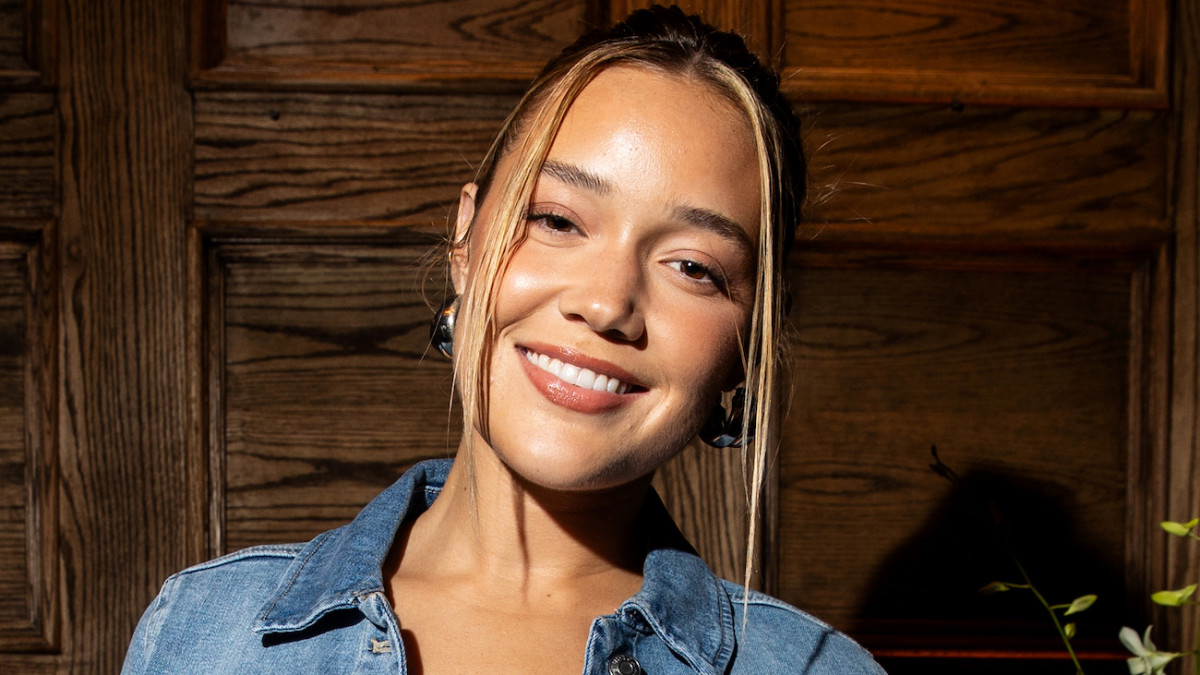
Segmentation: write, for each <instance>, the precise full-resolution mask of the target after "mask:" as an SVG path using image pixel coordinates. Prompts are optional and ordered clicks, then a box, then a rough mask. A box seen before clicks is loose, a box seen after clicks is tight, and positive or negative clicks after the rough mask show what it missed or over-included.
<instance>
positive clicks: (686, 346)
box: [664, 308, 747, 402]
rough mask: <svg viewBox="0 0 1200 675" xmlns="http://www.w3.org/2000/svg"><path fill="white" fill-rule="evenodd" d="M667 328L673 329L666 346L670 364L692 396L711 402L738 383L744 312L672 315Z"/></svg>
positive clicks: (708, 309) (683, 312)
mask: <svg viewBox="0 0 1200 675" xmlns="http://www.w3.org/2000/svg"><path fill="white" fill-rule="evenodd" d="M674 314H675V316H672V317H670V318H669V319H668V321H669V323H668V324H666V325H669V326H673V328H672V329H670V333H671V334H670V335H669V336H664V338H666V339H665V341H666V342H668V343H669V345H670V347H669V350H670V357H669V358H670V360H671V362H672V363H674V364H676V368H678V369H679V371H680V375H681V377H684V378H686V380H688V381H689V382H690V383H691V384H690V386H691V388H693V389H695V390H696V391H695V395H697V396H699V397H701V398H702V399H704V400H706V401H709V402H711V400H712V399H713V398H715V397H716V396H717V395H719V394H720V392H722V391H724V390H726V389H730V388H732V387H733V385H734V384H736V383H737V381H739V380H740V379H741V373H742V361H741V354H742V347H741V343H740V341H739V339H738V333H739V330H740V328H741V326H742V324H743V323H747V322H746V321H744V320H743V314H744V312H741V311H736V312H732V311H713V310H712V309H711V308H705V309H703V310H699V311H696V310H693V311H684V310H683V308H680V311H678V312H675V313H674Z"/></svg>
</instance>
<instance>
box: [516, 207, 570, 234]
mask: <svg viewBox="0 0 1200 675" xmlns="http://www.w3.org/2000/svg"><path fill="white" fill-rule="evenodd" d="M525 221H526V222H527V223H528V224H529V227H531V228H538V229H541V230H544V231H547V232H552V233H562V234H567V233H570V232H573V231H575V230H576V229H578V228H576V226H575V223H574V222H573V221H572V220H571V219H570V218H567V217H566V216H562V215H559V214H557V213H549V212H546V213H530V214H529V215H528V216H527V217H526V218H525Z"/></svg>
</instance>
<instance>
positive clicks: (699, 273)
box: [679, 260, 710, 279]
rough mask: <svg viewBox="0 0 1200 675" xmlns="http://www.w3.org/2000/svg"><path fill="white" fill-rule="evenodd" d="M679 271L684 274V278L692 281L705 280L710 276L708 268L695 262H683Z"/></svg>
mask: <svg viewBox="0 0 1200 675" xmlns="http://www.w3.org/2000/svg"><path fill="white" fill-rule="evenodd" d="M679 271H680V272H683V274H684V276H686V277H689V278H691V279H704V278H706V277H708V276H710V274H709V271H708V268H707V267H705V266H704V265H701V264H700V263H698V262H696V261H695V260H682V261H680V263H679Z"/></svg>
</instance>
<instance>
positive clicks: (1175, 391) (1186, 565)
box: [1160, 0, 1200, 672]
mask: <svg viewBox="0 0 1200 675" xmlns="http://www.w3.org/2000/svg"><path fill="white" fill-rule="evenodd" d="M1175 38H1176V39H1175V44H1176V49H1175V68H1174V75H1175V81H1174V93H1175V99H1174V100H1175V108H1174V112H1173V115H1172V117H1171V137H1172V141H1173V142H1172V144H1171V156H1170V166H1171V180H1170V186H1171V190H1172V194H1173V196H1174V224H1175V231H1176V249H1175V277H1174V282H1175V284H1174V287H1175V304H1174V312H1173V313H1174V335H1173V347H1174V350H1173V358H1174V362H1173V366H1172V368H1171V373H1172V376H1173V379H1172V391H1171V427H1170V434H1171V435H1170V460H1169V463H1168V464H1167V466H1166V467H1164V469H1165V473H1166V475H1165V476H1164V480H1163V482H1162V486H1163V487H1162V490H1163V491H1164V493H1165V494H1164V497H1165V501H1166V511H1167V512H1166V514H1164V517H1166V518H1170V519H1172V520H1186V519H1190V518H1193V517H1197V516H1200V465H1198V461H1200V460H1198V457H1200V424H1198V421H1200V420H1198V418H1197V409H1198V406H1200V7H1197V6H1196V3H1194V2H1187V1H1186V0H1184V1H1182V2H1179V3H1177V7H1176V13H1175ZM1196 544H1197V542H1192V541H1183V540H1178V539H1175V538H1174V537H1172V538H1171V540H1170V548H1169V549H1168V556H1167V558H1166V560H1165V561H1163V562H1164V567H1165V570H1164V571H1165V577H1166V578H1165V579H1164V581H1165V584H1164V585H1165V586H1166V587H1168V588H1182V587H1183V586H1186V585H1188V584H1192V583H1196V582H1197V581H1200V546H1197V545H1196ZM1187 610H1190V611H1187ZM1163 614H1165V615H1166V616H1161V617H1160V618H1163V619H1168V617H1169V624H1168V628H1167V630H1166V631H1164V640H1166V642H1164V644H1165V645H1170V647H1166V646H1164V647H1163V648H1164V649H1176V648H1178V650H1180V651H1185V650H1187V649H1190V648H1192V647H1194V641H1195V639H1196V635H1197V632H1198V630H1200V612H1197V608H1196V607H1194V606H1193V607H1190V608H1186V610H1185V611H1182V612H1180V611H1177V610H1166V611H1164V612H1163ZM1180 615H1182V616H1180ZM1191 658H1192V659H1195V658H1197V657H1191ZM1193 667H1194V664H1193V663H1187V662H1185V663H1183V664H1182V665H1181V666H1180V672H1188V669H1189V668H1193Z"/></svg>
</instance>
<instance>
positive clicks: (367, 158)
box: [195, 92, 516, 226]
mask: <svg viewBox="0 0 1200 675" xmlns="http://www.w3.org/2000/svg"><path fill="white" fill-rule="evenodd" d="M515 103H516V99H515V98H512V97H509V96H475V97H469V96H457V95H453V96H440V97H433V96H411V95H410V96H398V95H357V96H338V95H323V94H259V93H226V92H220V93H218V92H212V93H199V94H197V96H196V150H195V153H196V186H195V195H196V196H195V203H196V216H197V217H199V218H201V219H206V220H207V219H212V220H279V221H288V220H299V221H311V220H320V219H334V220H355V219H376V220H380V219H384V220H390V221H399V222H403V223H411V224H418V225H426V226H428V225H431V224H437V225H438V226H444V224H445V222H446V217H447V215H448V214H449V213H450V209H451V207H452V206H453V204H454V200H456V199H457V197H458V187H460V186H461V185H462V184H463V183H466V182H468V181H470V180H472V179H474V176H475V165H474V163H475V162H478V161H479V160H480V159H481V158H482V157H483V155H484V154H485V153H486V151H487V147H488V145H489V144H490V143H491V139H492V137H493V136H494V135H495V133H496V131H497V130H498V129H499V128H500V123H501V122H502V121H503V119H504V117H505V115H507V114H508V111H509V110H510V109H511V108H512V107H513V106H514V105H515Z"/></svg>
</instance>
